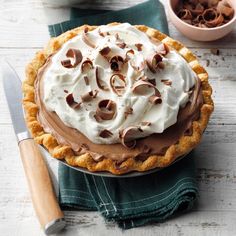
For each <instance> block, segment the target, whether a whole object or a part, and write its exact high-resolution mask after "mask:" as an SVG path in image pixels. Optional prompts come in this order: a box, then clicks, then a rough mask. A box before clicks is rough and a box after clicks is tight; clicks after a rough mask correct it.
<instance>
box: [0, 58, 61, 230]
mask: <svg viewBox="0 0 236 236" xmlns="http://www.w3.org/2000/svg"><path fill="white" fill-rule="evenodd" d="M2 78H3V88H4V91H5V95H6V100H7V103H8V107H9V111H10V116H11V119H12V124H13V128H14V131H15V134H16V136H17V140H18V145H19V149H20V154H21V160H22V163H23V167H24V170H25V174H26V178H27V182H28V185H29V189H30V193H31V198H32V201H33V205H34V209H35V211H36V214H37V216H38V219H39V222H40V224H41V226H42V228H43V229H44V232H45V233H46V234H55V233H57V232H59V231H60V230H62V229H63V228H64V227H65V220H64V215H63V213H62V211H61V209H60V207H59V205H58V202H57V199H56V196H55V193H54V190H53V187H52V183H51V179H50V176H49V173H48V169H47V166H46V163H45V162H44V158H43V156H42V154H41V152H40V151H39V148H38V146H37V144H36V143H35V142H34V140H33V139H32V138H31V136H30V134H29V132H28V129H27V127H26V124H25V120H24V114H23V109H22V89H21V86H22V84H21V80H20V78H19V77H18V75H17V74H16V72H15V70H14V69H13V68H12V66H10V64H9V63H7V62H3V63H2Z"/></svg>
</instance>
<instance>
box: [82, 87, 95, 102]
mask: <svg viewBox="0 0 236 236" xmlns="http://www.w3.org/2000/svg"><path fill="white" fill-rule="evenodd" d="M97 94H98V91H97V90H96V89H95V90H94V91H90V92H88V93H85V94H84V95H82V96H81V100H82V101H83V102H90V101H91V100H92V99H93V98H96V97H97Z"/></svg>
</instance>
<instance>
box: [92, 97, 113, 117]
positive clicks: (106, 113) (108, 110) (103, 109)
mask: <svg viewBox="0 0 236 236" xmlns="http://www.w3.org/2000/svg"><path fill="white" fill-rule="evenodd" d="M115 113H116V103H115V102H113V101H112V100H109V99H105V100H101V101H100V102H99V103H98V107H97V110H96V114H95V116H94V117H95V119H96V120H97V121H101V120H111V119H112V118H113V117H114V115H115Z"/></svg>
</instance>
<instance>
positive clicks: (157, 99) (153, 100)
mask: <svg viewBox="0 0 236 236" xmlns="http://www.w3.org/2000/svg"><path fill="white" fill-rule="evenodd" d="M148 100H149V102H150V103H152V104H154V105H156V104H161V103H162V99H161V97H159V96H157V95H152V96H151V97H149V99H148Z"/></svg>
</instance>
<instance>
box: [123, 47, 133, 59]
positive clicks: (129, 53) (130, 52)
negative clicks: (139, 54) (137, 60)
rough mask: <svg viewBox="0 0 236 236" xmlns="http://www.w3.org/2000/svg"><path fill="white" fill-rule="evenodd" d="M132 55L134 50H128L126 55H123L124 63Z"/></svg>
mask: <svg viewBox="0 0 236 236" xmlns="http://www.w3.org/2000/svg"><path fill="white" fill-rule="evenodd" d="M131 54H132V55H134V50H133V49H129V50H128V51H127V52H126V54H125V61H128V60H129V59H130V55H131Z"/></svg>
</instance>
